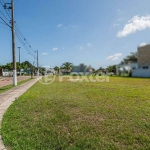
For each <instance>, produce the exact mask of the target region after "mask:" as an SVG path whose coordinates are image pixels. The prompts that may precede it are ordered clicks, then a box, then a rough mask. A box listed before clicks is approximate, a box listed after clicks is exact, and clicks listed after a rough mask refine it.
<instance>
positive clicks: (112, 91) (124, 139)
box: [1, 77, 150, 150]
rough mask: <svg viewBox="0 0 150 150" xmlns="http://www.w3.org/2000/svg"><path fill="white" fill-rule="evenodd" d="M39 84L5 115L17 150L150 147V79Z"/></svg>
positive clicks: (5, 130)
mask: <svg viewBox="0 0 150 150" xmlns="http://www.w3.org/2000/svg"><path fill="white" fill-rule="evenodd" d="M64 80H65V81H63V82H61V83H60V82H59V80H58V77H57V78H56V80H55V82H53V83H52V84H50V85H43V84H41V83H39V82H37V83H36V84H35V85H34V86H32V87H31V88H30V89H29V90H28V91H27V92H26V93H25V94H24V95H22V96H21V97H20V98H19V99H18V100H17V101H15V102H14V103H13V104H12V105H11V106H10V108H9V109H8V110H7V112H6V113H5V115H4V118H3V120H2V129H1V134H2V138H3V142H4V144H5V146H6V147H7V148H8V149H13V150H31V149H32V150H38V149H42V150H48V149H49V150H99V149H106V150H108V149H114V150H116V149H120V150H122V149H136V150H138V149H139V150H140V149H150V92H149V91H150V80H149V79H139V78H121V77H110V82H103V83H98V82H95V83H91V82H79V81H78V82H70V81H68V79H67V78H65V79H64Z"/></svg>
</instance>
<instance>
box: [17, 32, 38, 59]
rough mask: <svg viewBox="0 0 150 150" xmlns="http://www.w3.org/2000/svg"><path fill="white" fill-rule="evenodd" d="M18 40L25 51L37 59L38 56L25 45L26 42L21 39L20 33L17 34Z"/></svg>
mask: <svg viewBox="0 0 150 150" xmlns="http://www.w3.org/2000/svg"><path fill="white" fill-rule="evenodd" d="M15 34H16V36H17V38H18V40H19V41H20V42H21V43H22V45H23V46H24V47H25V49H26V50H27V51H28V52H29V53H30V54H31V55H32V56H33V57H34V58H36V56H35V55H34V54H33V53H32V52H31V51H30V50H29V48H28V47H27V46H26V44H25V43H24V41H23V40H22V39H21V37H20V35H19V33H18V32H15Z"/></svg>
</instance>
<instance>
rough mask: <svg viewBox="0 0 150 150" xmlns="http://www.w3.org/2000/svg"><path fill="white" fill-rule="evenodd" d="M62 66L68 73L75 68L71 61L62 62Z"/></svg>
mask: <svg viewBox="0 0 150 150" xmlns="http://www.w3.org/2000/svg"><path fill="white" fill-rule="evenodd" d="M61 68H62V69H65V70H66V72H67V74H69V72H70V71H71V70H72V68H73V64H72V63H70V62H65V63H63V64H62V66H61Z"/></svg>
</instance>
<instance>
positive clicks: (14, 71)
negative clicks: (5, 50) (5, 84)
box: [11, 0, 17, 86]
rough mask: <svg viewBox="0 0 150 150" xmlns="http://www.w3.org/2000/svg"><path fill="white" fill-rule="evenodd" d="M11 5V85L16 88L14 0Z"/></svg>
mask: <svg viewBox="0 0 150 150" xmlns="http://www.w3.org/2000/svg"><path fill="white" fill-rule="evenodd" d="M11 5H12V14H11V15H12V21H11V23H12V54H13V85H14V86H17V72H16V47H15V27H14V0H12V1H11Z"/></svg>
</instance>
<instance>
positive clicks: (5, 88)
mask: <svg viewBox="0 0 150 150" xmlns="http://www.w3.org/2000/svg"><path fill="white" fill-rule="evenodd" d="M30 80H31V79H26V80H23V81H20V82H18V84H17V85H21V84H23V83H25V82H27V81H30ZM13 87H14V86H13V85H12V84H10V85H6V86H3V87H0V94H1V93H3V92H5V91H7V90H10V89H12V88H13Z"/></svg>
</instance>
